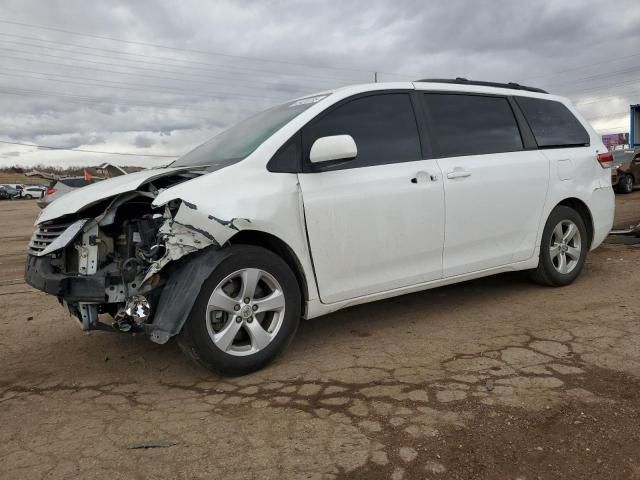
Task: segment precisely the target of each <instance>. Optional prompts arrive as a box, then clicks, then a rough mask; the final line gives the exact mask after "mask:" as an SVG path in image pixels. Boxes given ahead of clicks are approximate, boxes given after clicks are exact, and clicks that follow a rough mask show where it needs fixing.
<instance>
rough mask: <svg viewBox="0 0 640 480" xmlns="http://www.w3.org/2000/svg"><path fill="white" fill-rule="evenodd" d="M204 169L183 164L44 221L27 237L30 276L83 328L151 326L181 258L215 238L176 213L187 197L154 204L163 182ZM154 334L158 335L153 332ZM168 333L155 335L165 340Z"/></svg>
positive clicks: (176, 180) (136, 328)
mask: <svg viewBox="0 0 640 480" xmlns="http://www.w3.org/2000/svg"><path fill="white" fill-rule="evenodd" d="M201 174H202V172H201V171H197V170H191V171H181V172H175V173H172V174H170V175H166V176H162V177H161V178H157V179H154V180H153V181H150V182H148V183H143V184H142V185H141V186H140V187H139V188H138V189H136V190H135V191H130V192H126V193H122V194H119V195H117V196H115V197H112V198H109V199H106V200H102V201H98V202H96V203H94V204H91V205H90V206H88V207H87V208H84V209H82V210H80V211H79V212H77V213H76V214H73V215H66V216H64V217H61V218H57V219H55V220H51V221H48V222H43V223H40V224H39V225H38V227H37V229H36V231H35V232H34V234H33V237H32V239H31V242H30V244H29V254H30V255H29V259H28V262H27V271H26V279H27V281H28V282H29V283H30V284H31V285H33V286H34V287H36V288H39V289H41V290H44V291H46V292H48V293H52V294H54V295H56V296H57V297H58V299H59V300H60V302H61V303H63V304H64V306H65V307H66V308H67V309H68V310H69V312H70V313H71V314H72V315H73V316H75V317H76V318H78V320H79V321H80V323H81V324H82V328H83V329H86V330H90V329H96V328H110V327H109V326H108V325H103V324H101V323H100V322H99V320H98V315H99V314H109V315H111V317H112V318H113V323H112V325H111V326H112V327H114V328H116V329H117V330H119V331H122V332H129V331H141V330H147V331H148V333H149V330H150V325H149V322H150V320H151V319H152V317H153V315H154V310H155V307H156V306H157V304H158V302H159V298H160V294H161V293H162V290H163V287H164V286H165V284H166V282H167V280H168V278H169V276H170V275H171V268H170V267H169V266H168V265H169V264H172V266H173V265H174V263H175V261H176V260H178V259H181V258H182V257H184V256H185V255H187V254H190V253H193V252H195V251H198V250H201V249H204V248H205V247H208V246H212V245H216V246H219V245H217V242H216V241H215V240H214V239H213V237H212V236H211V235H210V234H207V232H203V231H199V230H198V229H197V228H196V227H192V226H188V225H184V224H182V223H180V222H179V221H177V220H176V215H177V213H178V212H179V211H180V209H184V208H190V207H186V206H185V205H184V204H183V202H182V201H181V200H173V201H171V202H169V203H168V204H166V205H163V206H162V207H154V206H153V205H152V202H153V200H154V199H155V198H156V196H157V195H158V194H159V193H160V192H161V191H162V190H163V189H166V188H169V187H172V186H174V185H177V184H178V183H181V182H184V181H187V180H190V179H193V178H195V177H198V176H200V175H201ZM152 338H154V337H153V336H152ZM167 338H168V337H167V336H166V335H164V336H162V338H160V337H158V336H156V338H155V339H156V341H158V342H159V343H164V341H166V340H167Z"/></svg>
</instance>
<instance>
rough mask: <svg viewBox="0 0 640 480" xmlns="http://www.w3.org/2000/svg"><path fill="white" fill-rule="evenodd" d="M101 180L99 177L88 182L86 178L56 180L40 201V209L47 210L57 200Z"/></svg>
mask: <svg viewBox="0 0 640 480" xmlns="http://www.w3.org/2000/svg"><path fill="white" fill-rule="evenodd" d="M101 180H103V179H102V178H99V177H94V178H92V179H90V180H87V179H86V178H84V177H67V178H61V179H60V180H56V181H54V182H52V183H51V185H50V186H49V188H48V189H47V190H46V191H45V192H44V195H43V196H42V198H40V200H38V206H39V207H40V208H45V207H46V206H47V205H49V204H50V203H51V202H53V201H54V200H55V199H57V198H60V197H62V196H63V195H66V194H67V193H69V192H72V191H73V190H76V189H78V188H82V187H86V186H87V185H91V184H93V183H96V182H99V181H101Z"/></svg>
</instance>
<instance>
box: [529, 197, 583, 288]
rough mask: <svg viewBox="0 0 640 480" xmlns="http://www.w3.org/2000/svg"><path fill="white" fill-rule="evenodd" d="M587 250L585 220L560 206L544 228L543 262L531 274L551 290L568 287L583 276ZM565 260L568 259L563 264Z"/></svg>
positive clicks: (541, 254)
mask: <svg viewBox="0 0 640 480" xmlns="http://www.w3.org/2000/svg"><path fill="white" fill-rule="evenodd" d="M571 225H573V227H574V230H572V231H574V232H575V233H573V235H571V234H570V232H569V228H570V226H571ZM559 228H560V229H561V230H558V229H559ZM560 232H562V235H560ZM562 237H564V238H562ZM567 238H568V240H567V241H566V242H565V239H567ZM563 245H564V246H563ZM576 248H577V250H576ZM588 251H589V238H588V235H587V228H586V227H585V224H584V220H583V219H582V217H581V216H580V214H579V213H578V212H576V211H575V210H574V209H573V208H570V207H566V206H564V205H558V206H557V207H556V208H554V209H553V211H552V212H551V214H550V215H549V218H548V219H547V223H546V224H545V226H544V230H543V232H542V240H541V243H540V261H539V262H538V267H537V268H536V269H535V270H532V271H531V278H532V280H533V281H534V282H536V283H539V284H541V285H547V286H550V287H563V286H565V285H569V284H570V283H572V282H573V281H574V280H575V279H576V278H578V275H580V272H581V271H582V268H583V267H584V262H585V260H586V258H587V252H588ZM552 252H553V253H552ZM554 254H556V255H554ZM562 258H564V259H565V263H564V264H562Z"/></svg>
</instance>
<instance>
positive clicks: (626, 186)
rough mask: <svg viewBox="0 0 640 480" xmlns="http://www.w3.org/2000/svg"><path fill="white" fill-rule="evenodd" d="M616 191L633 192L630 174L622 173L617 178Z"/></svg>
mask: <svg viewBox="0 0 640 480" xmlns="http://www.w3.org/2000/svg"><path fill="white" fill-rule="evenodd" d="M617 190H618V192H620V193H631V192H633V177H632V176H631V175H629V174H628V173H627V174H624V175H622V176H621V177H620V179H619V180H618V189H617Z"/></svg>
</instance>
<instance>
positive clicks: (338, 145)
mask: <svg viewBox="0 0 640 480" xmlns="http://www.w3.org/2000/svg"><path fill="white" fill-rule="evenodd" d="M357 155H358V147H357V146H356V142H355V141H354V140H353V137H352V136H351V135H332V136H330V137H321V138H319V139H317V140H316V141H315V142H313V145H312V146H311V152H309V161H310V162H311V163H321V162H331V161H336V160H352V159H354V158H356V156H357Z"/></svg>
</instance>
